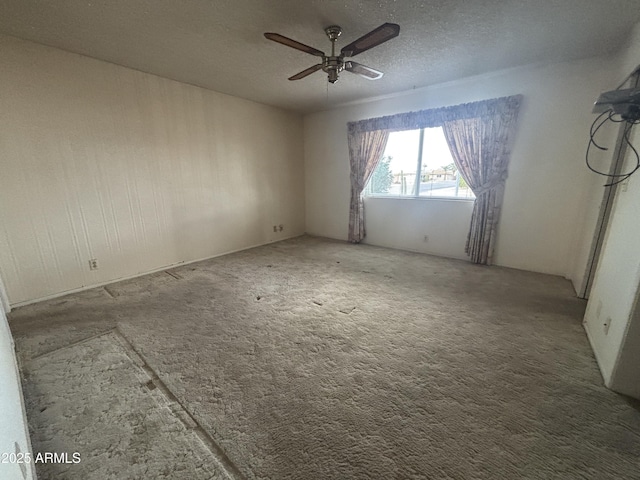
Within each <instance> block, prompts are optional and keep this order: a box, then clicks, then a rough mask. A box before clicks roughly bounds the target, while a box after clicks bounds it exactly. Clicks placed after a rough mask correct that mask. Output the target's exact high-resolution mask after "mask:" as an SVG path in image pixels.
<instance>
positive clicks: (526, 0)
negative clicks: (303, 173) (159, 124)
mask: <svg viewBox="0 0 640 480" xmlns="http://www.w3.org/2000/svg"><path fill="white" fill-rule="evenodd" d="M639 20H640V0H591V1H587V0H534V1H531V0H474V1H473V2H471V1H469V0H448V1H438V0H422V1H420V0H417V1H407V0H404V1H403V0H397V1H393V0H379V1H368V0H357V1H353V0H340V1H336V0H313V1H300V0H279V1H276V0H181V1H176V0H110V1H102V0H89V1H87V0H58V1H54V0H0V32H2V33H5V34H8V35H13V36H16V37H21V38H24V39H28V40H33V41H35V42H39V43H43V44H46V45H52V46H55V47H59V48H62V49H65V50H69V51H72V52H77V53H81V54H84V55H88V56H90V57H95V58H99V59H102V60H106V61H109V62H113V63H116V64H119V65H125V66H127V67H131V68H135V69H137V70H141V71H143V72H149V73H154V74H156V75H160V76H163V77H167V78H171V79H174V80H179V81H181V82H186V83H191V84H194V85H199V86H202V87H205V88H209V89H212V90H216V91H218V92H223V93H227V94H230V95H236V96H239V97H243V98H247V99H250V100H255V101H257V102H262V103H266V104H270V105H276V106H280V107H283V108H287V109H291V110H297V111H300V112H310V111H315V110H321V109H326V108H329V107H331V106H332V105H337V104H340V103H344V102H349V101H354V100H359V99H363V98H367V97H374V96H379V95H387V94H391V93H394V92H398V91H403V90H409V89H412V88H414V87H422V86H426V85H430V84H434V83H441V82H445V81H448V80H453V79H456V78H461V77H466V76H470V75H475V74H479V73H483V72H488V71H492V70H498V69H502V68H508V67H513V66H518V65H525V64H529V63H537V62H553V61H561V60H570V59H576V58H582V57H589V56H594V55H600V54H605V53H607V52H611V51H613V50H615V49H616V48H618V47H619V46H620V43H621V42H622V41H624V39H625V36H626V34H627V33H628V32H629V30H630V29H631V27H632V26H633V24H634V23H636V22H638V21H639ZM384 22H393V23H398V24H400V26H401V31H400V36H399V37H398V38H395V39H393V40H391V41H389V42H387V43H385V44H383V45H381V46H378V47H376V48H374V49H372V50H369V51H367V52H364V53H362V54H361V55H358V56H357V57H356V58H355V60H357V61H358V62H360V63H363V64H365V65H368V66H370V67H372V68H375V69H378V70H382V71H383V72H385V76H384V77H383V78H382V79H380V80H377V81H369V80H366V79H364V78H361V77H358V76H355V75H351V74H349V73H346V72H344V73H342V74H341V75H340V79H339V81H338V82H337V83H336V84H334V85H328V84H327V81H326V75H325V74H324V73H322V72H316V73H314V74H313V75H311V76H309V77H307V78H305V79H303V80H298V81H296V82H291V81H288V80H287V78H288V77H289V76H291V75H293V74H295V73H297V72H299V71H301V70H303V69H305V68H306V67H309V66H311V65H313V64H315V63H317V57H313V56H311V55H308V54H305V53H302V52H299V51H297V50H293V49H291V48H288V47H285V46H283V45H279V44H277V43H274V42H270V41H268V40H266V39H265V38H264V37H263V35H262V33H263V32H278V33H281V34H282V35H285V36H288V37H291V38H293V39H295V40H298V41H300V42H302V43H306V44H308V45H311V46H313V47H316V48H318V49H320V50H323V51H325V52H328V51H329V47H330V43H329V40H328V39H327V37H326V36H325V34H324V31H323V29H324V27H326V26H328V25H332V24H337V25H340V26H341V27H342V28H343V32H344V33H343V35H342V37H341V38H340V41H339V43H338V48H340V46H343V45H346V44H347V43H349V42H351V41H352V40H355V39H356V38H358V37H360V36H361V35H363V34H365V33H367V32H368V31H370V30H372V29H373V28H375V27H377V26H378V25H380V24H382V23H384Z"/></svg>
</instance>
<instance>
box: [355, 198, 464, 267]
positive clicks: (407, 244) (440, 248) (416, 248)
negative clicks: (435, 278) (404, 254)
mask: <svg viewBox="0 0 640 480" xmlns="http://www.w3.org/2000/svg"><path fill="white" fill-rule="evenodd" d="M472 212H473V202H472V201H468V200H459V199H451V200H447V199H442V200H440V199H431V198H420V199H408V198H380V197H368V198H366V199H365V227H366V233H367V236H366V238H365V243H369V244H371V245H384V246H387V247H392V248H399V249H401V250H410V251H412V252H421V253H429V254H432V255H440V256H443V257H450V258H461V259H466V258H467V256H466V254H465V253H464V246H465V243H466V241H467V233H468V230H469V222H470V221H471V213H472ZM452 220H453V221H452ZM443 225H446V228H442V226H443ZM407 232H411V234H410V235H408V234H407ZM425 235H426V236H427V237H428V238H427V241H426V242H425V240H424V237H425Z"/></svg>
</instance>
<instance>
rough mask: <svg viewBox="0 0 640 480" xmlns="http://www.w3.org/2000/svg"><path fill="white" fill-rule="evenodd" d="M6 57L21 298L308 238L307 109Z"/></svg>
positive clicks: (2, 236)
mask: <svg viewBox="0 0 640 480" xmlns="http://www.w3.org/2000/svg"><path fill="white" fill-rule="evenodd" d="M0 64H1V65H2V69H0V85H2V88H1V91H0V155H1V157H0V205H1V206H2V208H0V276H2V278H3V279H4V282H5V285H6V287H7V292H8V295H9V300H10V302H11V303H12V304H17V303H21V302H26V301H30V300H34V299H38V298H42V297H46V296H49V295H54V294H58V293H60V292H64V291H68V290H72V289H77V288H81V287H84V286H88V285H95V284H100V283H104V282H108V281H111V280H114V279H118V278H122V277H127V276H132V275H136V274H139V273H142V272H148V271H151V270H154V269H158V268H161V267H163V266H167V265H171V264H175V263H178V262H184V261H190V260H196V259H201V258H205V257H210V256H213V255H217V254H222V253H225V252H229V251H232V250H238V249H242V248H246V247H249V246H253V245H258V244H263V243H266V242H269V241H274V240H278V239H281V238H285V237H288V236H293V235H298V234H301V233H303V232H304V185H303V161H302V155H303V148H302V121H301V118H300V117H299V116H298V115H296V114H292V113H289V112H285V111H283V110H279V109H275V108H272V107H267V106H264V105H261V104H256V103H253V102H249V101H245V100H241V99H238V98H235V97H230V96H227V95H222V94H219V93H216V92H212V91H208V90H204V89H201V88H197V87H194V86H190V85H186V84H181V83H177V82H174V81H170V80H167V79H163V78H160V77H156V76H153V75H148V74H144V73H141V72H137V71H134V70H130V69H127V68H123V67H119V66H116V65H113V64H109V63H105V62H101V61H97V60H93V59H90V58H87V57H83V56H80V55H75V54H71V53H67V52H64V51H61V50H57V49H53V48H49V47H44V46H41V45H37V44H34V43H30V42H25V41H21V40H18V39H15V38H12V37H6V36H0ZM274 224H284V226H285V230H284V231H283V232H282V233H273V228H272V227H273V225H274ZM91 258H97V259H98V263H99V269H98V270H94V271H90V270H89V266H88V261H89V259H91Z"/></svg>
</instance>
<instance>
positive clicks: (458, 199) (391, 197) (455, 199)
mask: <svg viewBox="0 0 640 480" xmlns="http://www.w3.org/2000/svg"><path fill="white" fill-rule="evenodd" d="M364 198H365V199H367V198H375V199H380V198H384V199H389V200H427V201H429V200H438V201H440V202H442V201H451V202H467V203H472V202H474V201H475V198H463V197H436V196H433V197H432V196H429V197H426V196H423V197H416V196H410V195H403V196H400V195H375V194H369V195H365V196H364Z"/></svg>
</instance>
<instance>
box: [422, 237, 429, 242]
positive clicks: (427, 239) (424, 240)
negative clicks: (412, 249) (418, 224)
mask: <svg viewBox="0 0 640 480" xmlns="http://www.w3.org/2000/svg"><path fill="white" fill-rule="evenodd" d="M422 241H423V242H424V243H427V242H428V241H429V235H425V236H424V238H423V239H422Z"/></svg>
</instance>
